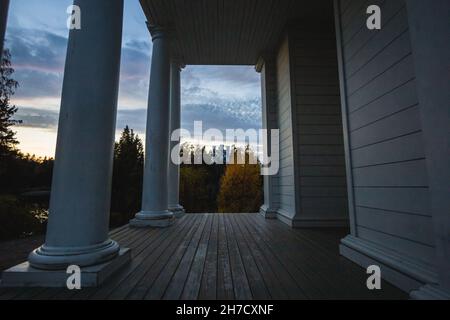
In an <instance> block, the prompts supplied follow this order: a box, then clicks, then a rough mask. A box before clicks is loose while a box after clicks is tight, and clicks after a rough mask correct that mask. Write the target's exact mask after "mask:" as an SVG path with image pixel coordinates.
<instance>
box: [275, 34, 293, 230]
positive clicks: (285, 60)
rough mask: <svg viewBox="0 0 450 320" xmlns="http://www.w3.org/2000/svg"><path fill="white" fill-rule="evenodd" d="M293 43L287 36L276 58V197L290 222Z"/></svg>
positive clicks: (291, 200) (291, 198)
mask: <svg viewBox="0 0 450 320" xmlns="http://www.w3.org/2000/svg"><path fill="white" fill-rule="evenodd" d="M289 51H290V43H289V40H288V37H287V36H286V37H284V39H283V41H282V43H281V46H280V48H279V50H278V53H277V56H276V70H277V71H276V72H277V74H276V88H277V115H278V119H277V120H278V127H279V128H280V170H279V172H278V176H277V180H276V186H275V190H276V191H275V195H276V199H277V201H278V213H279V215H280V217H281V218H284V219H286V220H285V221H286V222H289V221H290V220H291V219H293V218H294V216H295V214H296V200H295V197H296V191H295V183H294V181H295V176H294V157H293V154H294V142H293V133H292V130H293V123H292V121H293V120H292V119H293V117H292V105H291V103H292V101H291V94H292V93H291V91H292V90H291V89H292V88H291V75H290V53H289Z"/></svg>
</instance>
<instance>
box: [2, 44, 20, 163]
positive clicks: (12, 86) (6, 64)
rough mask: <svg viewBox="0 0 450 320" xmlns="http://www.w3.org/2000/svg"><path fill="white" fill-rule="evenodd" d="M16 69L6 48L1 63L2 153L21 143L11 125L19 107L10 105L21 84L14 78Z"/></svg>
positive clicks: (14, 122)
mask: <svg viewBox="0 0 450 320" xmlns="http://www.w3.org/2000/svg"><path fill="white" fill-rule="evenodd" d="M13 73H14V69H13V68H12V67H11V54H10V52H9V50H4V52H3V56H2V59H1V65H0V155H2V156H3V155H5V153H7V152H8V151H11V150H13V149H14V148H15V146H16V145H17V144H18V143H19V142H18V141H17V139H16V134H15V132H14V131H12V130H11V126H13V125H14V124H16V123H17V121H14V120H12V119H11V118H12V116H13V115H14V114H15V113H16V112H17V107H16V106H14V105H10V98H11V96H12V95H14V93H15V90H16V89H17V87H18V86H19V84H18V82H17V81H15V80H14V79H12V75H13Z"/></svg>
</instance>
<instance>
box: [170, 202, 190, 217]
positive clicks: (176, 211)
mask: <svg viewBox="0 0 450 320" xmlns="http://www.w3.org/2000/svg"><path fill="white" fill-rule="evenodd" d="M169 211H170V212H172V213H173V215H174V217H175V218H177V219H179V218H181V217H182V216H184V215H185V213H186V211H185V210H184V208H183V206H181V205H179V204H178V205H176V206H173V207H170V206H169Z"/></svg>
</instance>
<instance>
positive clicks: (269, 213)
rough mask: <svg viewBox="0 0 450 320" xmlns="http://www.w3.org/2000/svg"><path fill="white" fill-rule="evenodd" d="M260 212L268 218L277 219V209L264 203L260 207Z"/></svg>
mask: <svg viewBox="0 0 450 320" xmlns="http://www.w3.org/2000/svg"><path fill="white" fill-rule="evenodd" d="M259 213H260V214H261V215H262V216H263V217H264V218H266V219H276V218H277V210H276V209H272V208H270V207H268V206H267V205H265V204H263V205H262V206H261V208H259Z"/></svg>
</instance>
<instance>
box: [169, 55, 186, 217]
mask: <svg viewBox="0 0 450 320" xmlns="http://www.w3.org/2000/svg"><path fill="white" fill-rule="evenodd" d="M181 67H182V66H181V64H180V61H178V60H177V59H172V62H171V64H170V85H171V87H170V130H169V135H172V133H173V132H174V131H175V130H177V129H180V127H181V97H180V92H181V87H180V86H181V83H180V71H181ZM179 144H180V140H179V139H178V140H177V141H172V139H170V143H169V146H170V147H169V176H168V179H169V186H168V202H169V210H170V211H171V212H173V213H174V215H175V217H177V218H179V217H181V216H182V215H183V214H184V212H185V211H184V208H183V207H182V206H181V205H180V203H179V202H180V166H179V165H178V164H175V163H173V161H172V160H171V158H170V155H171V153H172V152H176V153H178V154H179V153H180V148H179ZM175 148H177V150H175Z"/></svg>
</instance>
